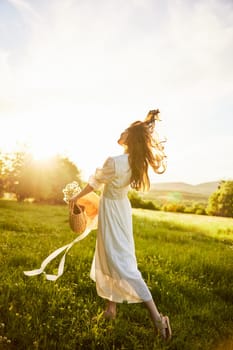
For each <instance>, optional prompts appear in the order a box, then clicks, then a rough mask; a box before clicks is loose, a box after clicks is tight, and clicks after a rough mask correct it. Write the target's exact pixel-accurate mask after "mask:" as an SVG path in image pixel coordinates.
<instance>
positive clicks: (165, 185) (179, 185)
mask: <svg viewBox="0 0 233 350" xmlns="http://www.w3.org/2000/svg"><path fill="white" fill-rule="evenodd" d="M218 185H219V182H218V181H214V182H204V183H201V184H198V185H190V184H187V183H185V182H162V183H153V184H152V185H151V190H152V191H172V192H188V193H198V194H205V195H210V194H211V193H212V192H214V191H215V190H216V189H217V188H218Z"/></svg>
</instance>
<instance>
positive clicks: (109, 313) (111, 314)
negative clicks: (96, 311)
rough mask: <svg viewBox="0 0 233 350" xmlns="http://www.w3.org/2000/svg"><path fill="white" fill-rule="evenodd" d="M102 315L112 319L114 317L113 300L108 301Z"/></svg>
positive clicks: (114, 305) (114, 304)
mask: <svg viewBox="0 0 233 350" xmlns="http://www.w3.org/2000/svg"><path fill="white" fill-rule="evenodd" d="M103 316H104V317H105V318H107V319H109V320H114V319H115V318H116V303H115V302H114V301H110V300H109V301H108V303H107V307H106V310H105V311H104V313H103Z"/></svg>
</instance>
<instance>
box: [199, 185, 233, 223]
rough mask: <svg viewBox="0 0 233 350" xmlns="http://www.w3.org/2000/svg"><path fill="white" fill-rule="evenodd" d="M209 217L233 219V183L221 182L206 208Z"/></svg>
mask: <svg viewBox="0 0 233 350" xmlns="http://www.w3.org/2000/svg"><path fill="white" fill-rule="evenodd" d="M206 212H207V214H208V215H216V216H225V217H233V181H221V182H220V184H219V186H218V189H217V190H216V191H215V192H213V193H212V195H211V196H210V197H209V200H208V206H207V208H206Z"/></svg>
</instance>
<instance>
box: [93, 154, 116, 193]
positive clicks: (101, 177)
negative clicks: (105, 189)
mask: <svg viewBox="0 0 233 350" xmlns="http://www.w3.org/2000/svg"><path fill="white" fill-rule="evenodd" d="M114 175H115V163H114V160H113V158H111V157H109V158H107V159H106V161H105V162H104V165H103V167H102V168H97V169H96V171H95V174H94V175H91V176H90V177H89V180H88V183H89V185H91V187H93V188H94V190H97V189H99V188H100V186H101V185H102V184H106V183H108V182H110V181H111V180H112V179H113V177H114Z"/></svg>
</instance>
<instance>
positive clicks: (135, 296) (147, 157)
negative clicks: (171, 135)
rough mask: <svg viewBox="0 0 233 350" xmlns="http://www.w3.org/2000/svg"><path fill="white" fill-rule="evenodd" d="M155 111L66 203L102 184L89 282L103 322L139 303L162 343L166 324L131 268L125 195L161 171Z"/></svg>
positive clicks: (168, 330)
mask: <svg viewBox="0 0 233 350" xmlns="http://www.w3.org/2000/svg"><path fill="white" fill-rule="evenodd" d="M158 114H159V110H153V111H150V112H149V113H148V115H147V117H146V119H145V120H144V121H143V122H142V121H136V122H134V123H132V124H131V125H130V126H129V127H128V128H127V129H126V130H125V131H124V132H123V133H122V134H121V135H120V138H119V140H118V143H119V144H120V145H122V146H123V147H124V153H123V154H121V155H119V156H116V157H109V158H108V159H107V160H106V161H105V163H104V165H103V167H102V168H101V169H97V170H96V172H95V174H94V175H93V176H91V177H90V179H89V182H88V184H87V186H86V187H85V188H84V189H83V190H82V191H81V192H80V193H79V194H77V195H75V196H74V197H72V198H71V200H70V207H71V208H73V206H74V203H75V202H76V201H78V200H79V199H80V198H81V197H82V196H84V195H86V194H88V193H90V192H91V191H93V190H96V189H98V188H99V187H100V186H101V185H102V184H104V190H103V194H102V196H101V199H100V206H99V214H98V233H97V241H96V250H95V256H94V259H93V263H92V268H91V278H92V279H93V280H94V281H95V282H96V289H97V293H98V295H99V296H100V297H102V298H104V299H107V300H108V302H107V307H106V310H105V312H104V316H105V317H106V318H109V319H113V318H115V316H116V303H122V302H124V301H126V302H128V303H139V302H144V304H145V305H146V307H147V309H148V310H149V312H150V316H151V319H152V321H153V324H154V326H155V328H156V329H157V330H158V331H159V332H160V334H161V335H162V337H163V338H164V339H165V340H166V339H169V338H170V337H171V328H170V324H169V318H168V317H167V316H163V315H162V314H160V313H159V312H158V309H157V307H156V305H155V303H154V301H153V298H152V295H151V293H150V291H149V289H148V287H147V285H146V283H145V282H144V280H143V278H142V276H141V273H140V271H139V270H138V268H137V261H136V257H135V248H134V238H133V232H132V213H131V211H132V210H131V206H130V202H129V199H128V197H127V193H128V190H129V188H130V187H131V188H133V189H135V190H145V189H149V187H150V180H149V176H148V168H149V166H151V167H152V169H153V170H154V171H155V172H156V173H162V172H164V171H165V169H166V166H165V154H164V152H163V146H162V144H161V143H159V142H158V138H157V134H156V133H155V131H154V127H155V120H159V118H158Z"/></svg>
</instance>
